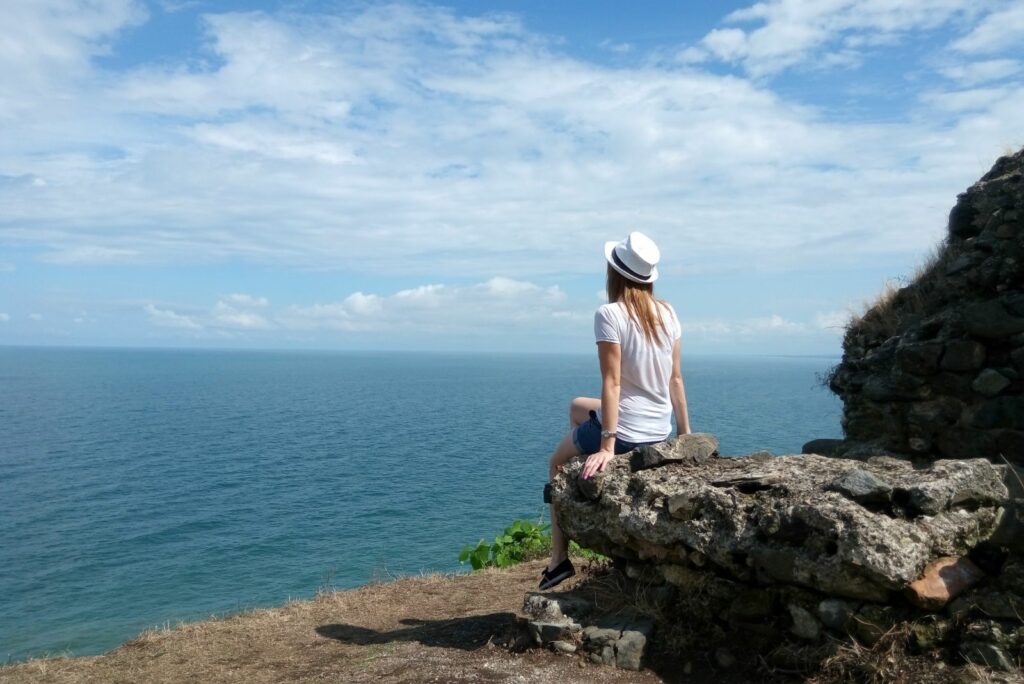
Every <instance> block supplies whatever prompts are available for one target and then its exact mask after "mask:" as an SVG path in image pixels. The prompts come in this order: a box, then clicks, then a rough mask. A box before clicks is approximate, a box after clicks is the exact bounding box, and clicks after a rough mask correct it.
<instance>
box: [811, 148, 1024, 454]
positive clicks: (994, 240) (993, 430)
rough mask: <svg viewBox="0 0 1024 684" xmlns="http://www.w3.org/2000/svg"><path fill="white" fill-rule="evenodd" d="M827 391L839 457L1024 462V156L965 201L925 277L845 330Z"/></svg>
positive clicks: (1001, 165) (997, 170)
mask: <svg viewBox="0 0 1024 684" xmlns="http://www.w3.org/2000/svg"><path fill="white" fill-rule="evenodd" d="M830 387H831V388H832V390H833V391H835V392H836V394H838V395H839V396H840V397H841V398H842V400H843V429H844V432H845V435H846V442H845V444H844V445H842V446H841V447H840V448H838V449H837V450H836V451H838V452H839V453H846V454H850V455H857V454H861V455H863V454H870V453H880V452H890V453H892V452H895V453H902V454H908V455H913V456H915V457H923V458H930V459H940V458H976V457H982V458H987V459H990V460H992V461H994V462H997V463H998V462H1002V459H1003V458H1005V459H1008V460H1010V461H1012V462H1014V463H1016V464H1019V465H1024V150H1022V151H1021V152H1018V153H1017V154H1015V155H1013V156H1009V157H1003V158H1001V159H999V160H998V161H997V162H996V164H995V166H994V167H993V168H992V170H991V171H989V172H988V173H987V174H985V176H983V177H982V178H981V180H979V181H978V182H977V183H975V184H974V185H973V186H971V187H970V188H969V189H968V190H967V191H966V192H965V193H963V194H962V195H960V196H959V198H958V200H957V203H956V206H954V207H953V210H952V211H951V212H950V215H949V225H948V234H947V236H946V239H945V241H944V243H943V244H942V245H941V246H940V248H939V251H938V252H937V254H936V255H935V258H934V259H933V260H932V261H931V262H930V263H929V264H927V265H926V266H925V267H923V268H922V270H921V272H920V274H919V275H918V276H917V277H915V278H914V279H913V280H912V282H910V283H909V284H908V285H906V286H905V287H903V288H900V289H898V290H894V291H891V292H889V293H887V294H886V295H884V296H883V297H882V298H881V299H880V300H879V301H878V302H877V303H876V304H875V305H874V306H873V307H872V308H871V309H869V310H868V311H867V312H866V313H865V314H864V315H863V316H861V317H860V318H859V319H857V320H855V321H853V322H852V323H851V324H850V326H849V327H848V329H847V332H846V335H845V338H844V340H843V359H842V362H841V363H840V364H839V365H838V366H837V367H836V369H835V371H834V372H833V374H832V376H831V380H830ZM809 450H813V447H809Z"/></svg>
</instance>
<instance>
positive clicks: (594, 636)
mask: <svg viewBox="0 0 1024 684" xmlns="http://www.w3.org/2000/svg"><path fill="white" fill-rule="evenodd" d="M620 636H622V631H621V630H618V629H609V628H606V627H596V626H594V625H589V626H587V627H584V628H583V642H584V643H589V644H593V646H594V647H599V646H601V647H603V646H607V645H608V644H611V643H614V642H615V641H617V640H618V638H619V637H620ZM588 650H594V649H593V648H588Z"/></svg>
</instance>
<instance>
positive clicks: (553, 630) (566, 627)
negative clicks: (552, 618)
mask: <svg viewBox="0 0 1024 684" xmlns="http://www.w3.org/2000/svg"><path fill="white" fill-rule="evenodd" d="M528 624H529V630H530V634H531V635H533V640H534V642H536V643H537V644H538V645H539V644H548V643H551V642H552V641H566V640H571V639H572V633H573V632H574V631H575V630H573V627H574V626H575V627H577V628H578V625H573V624H572V623H571V622H569V621H565V622H540V621H533V622H530V623H528Z"/></svg>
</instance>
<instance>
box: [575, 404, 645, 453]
mask: <svg viewBox="0 0 1024 684" xmlns="http://www.w3.org/2000/svg"><path fill="white" fill-rule="evenodd" d="M572 443H573V444H574V445H575V446H576V449H577V450H578V451H579V452H580V453H581V454H595V453H597V452H598V451H600V450H601V421H600V420H598V417H597V411H591V412H590V420H585V421H583V422H582V423H580V426H579V427H577V428H576V429H575V430H573V431H572ZM648 444H657V442H627V441H626V440H624V439H622V438H621V437H616V438H615V453H617V454H624V453H626V452H627V451H632V450H633V449H636V448H637V447H642V446H647V445H648Z"/></svg>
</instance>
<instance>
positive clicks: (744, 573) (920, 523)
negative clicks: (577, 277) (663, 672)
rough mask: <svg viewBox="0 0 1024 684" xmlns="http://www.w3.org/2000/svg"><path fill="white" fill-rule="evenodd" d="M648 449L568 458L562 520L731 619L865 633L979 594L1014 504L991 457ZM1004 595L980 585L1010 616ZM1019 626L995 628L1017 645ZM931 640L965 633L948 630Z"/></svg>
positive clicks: (789, 629)
mask: <svg viewBox="0 0 1024 684" xmlns="http://www.w3.org/2000/svg"><path fill="white" fill-rule="evenodd" d="M645 449H650V448H643V449H640V450H638V451H635V452H632V453H631V454H629V455H627V456H626V457H623V458H619V459H616V460H615V461H613V462H612V463H611V465H610V466H609V467H608V468H607V469H606V471H605V472H604V473H601V474H598V475H596V476H594V477H593V478H591V479H589V480H581V479H579V477H578V476H579V474H580V472H581V470H582V463H583V461H582V459H578V460H575V461H571V462H569V463H568V464H567V465H566V466H565V467H564V472H562V473H560V474H559V475H558V476H556V478H555V479H554V481H553V482H552V487H551V496H552V500H553V503H554V505H555V507H556V510H557V513H558V520H559V524H560V526H561V527H562V529H563V530H564V531H565V533H566V534H567V535H568V536H569V537H570V538H571V539H574V540H576V541H577V542H578V543H580V544H581V545H582V546H585V547H588V548H591V549H594V550H597V551H600V552H602V553H604V554H606V555H609V556H612V557H614V558H616V559H618V563H619V564H620V566H621V567H623V568H624V569H625V571H626V574H627V575H628V576H630V577H633V578H644V579H646V580H647V581H650V582H654V583H661V584H664V585H668V586H672V587H676V588H678V589H679V590H681V591H682V592H683V593H686V594H693V593H695V592H696V593H699V594H700V595H701V596H702V597H703V599H702V600H705V601H707V602H708V605H709V606H713V607H714V608H713V610H712V611H711V613H709V617H708V618H707V619H709V620H723V621H726V622H727V623H728V625H729V626H730V627H731V628H736V627H740V628H742V627H752V626H757V625H761V626H763V625H765V624H769V625H774V626H773V627H771V629H770V631H771V633H778V634H788V635H789V636H790V637H792V638H795V639H797V640H804V641H807V642H816V641H820V640H821V639H823V636H824V634H825V633H827V632H830V631H831V632H834V633H838V634H852V635H853V636H854V637H855V638H857V639H858V640H860V641H862V642H864V643H868V644H870V643H873V642H874V641H877V640H878V639H879V638H880V637H881V635H883V634H885V633H886V632H887V630H889V628H890V627H892V625H893V624H895V623H896V622H897V621H899V620H911V619H913V618H915V617H920V616H922V615H927V614H933V613H936V612H938V613H940V614H941V613H943V611H946V610H947V609H948V607H949V606H950V605H952V604H953V603H954V602H956V601H959V600H960V599H961V598H963V597H964V596H967V595H975V594H977V595H979V596H980V595H981V594H978V593H977V592H986V591H989V589H990V588H991V586H995V585H994V584H993V583H994V582H996V579H995V578H998V577H999V576H1000V573H1001V570H1002V567H1003V564H1004V561H1005V558H1006V555H1005V553H1004V552H1003V550H1002V549H1001V548H1000V547H999V545H998V544H997V543H996V542H994V541H993V539H995V538H997V537H998V533H999V530H1000V529H1001V528H1002V527H1003V524H1004V521H1005V519H1006V518H1007V516H1008V515H1009V511H1008V508H1007V506H1008V504H1009V503H1010V501H1011V500H1010V495H1009V492H1008V490H1007V488H1006V487H1005V485H1004V484H1003V474H1002V472H1001V468H1000V467H998V466H996V465H994V464H992V463H991V462H990V461H988V460H987V459H981V458H977V459H967V460H938V461H934V462H931V463H926V464H924V465H922V464H917V465H915V464H914V463H912V462H911V461H909V460H903V459H898V458H892V457H888V456H876V457H870V458H867V459H865V460H859V459H856V460H855V459H843V458H833V457H825V456H819V455H813V454H811V455H789V456H767V455H753V456H748V457H743V458H722V457H719V456H718V455H717V453H716V452H715V450H714V443H713V438H712V437H711V436H710V435H697V436H686V437H679V438H676V439H674V440H670V441H668V442H665V443H662V444H659V445H657V446H656V447H655V448H654V449H650V450H651V451H652V452H653V451H656V453H645ZM651 463H655V465H653V466H652V465H650V464H651ZM990 585H991V586H990ZM1001 591H1002V590H999V591H997V592H996V593H995V594H994V595H993V594H991V593H988V594H985V596H988V597H989V599H987V600H991V601H993V602H994V604H998V609H994V610H996V612H999V611H1000V610H1001V611H1002V612H1003V613H1008V612H1010V611H1012V610H1013V608H1012V607H1011V606H1015V605H1016V604H1015V603H1012V601H1017V600H1018V598H1016V593H1014V592H1015V591H1019V588H1018V589H1017V590H1011V591H1010V592H1009V594H1006V593H1000V592H1001ZM971 592H974V594H972V593H971ZM1011 595H1012V596H1013V597H1014V598H1012V599H1011V598H1009V597H1010V596H1011ZM993 596H994V598H993ZM680 617H681V619H688V618H684V617H683V616H680ZM691 617H692V616H691ZM988 617H990V616H988ZM1018 622H1019V620H1018ZM957 624H960V623H957ZM964 624H967V623H964ZM1018 626H1019V625H1018ZM1018 626H1014V625H1013V624H1010V623H1009V622H1008V623H1007V624H1000V625H997V627H998V629H997V630H996V631H998V632H999V634H1000V635H1003V636H1001V637H1000V638H1001V639H1003V642H1005V643H1010V642H1012V643H1014V644H1016V643H1017V642H1016V641H1013V640H1014V639H1017V638H1018V637H1017V634H1018V632H1017V631H1015V630H1017V627H1018ZM758 628H759V627H758ZM977 629H981V628H977ZM1008 630H1009V633H1010V634H1011V636H1010V637H1007V638H1003V637H1005V635H1006V634H1007V633H1008ZM989 631H990V632H991V631H992V630H989ZM993 633H994V632H993ZM929 635H930V636H928V638H932V639H933V640H946V641H948V640H950V639H961V638H966V637H963V632H962V630H961V631H956V630H955V629H953V628H952V627H951V628H950V629H949V630H948V631H947V632H943V633H942V634H941V635H938V636H936V635H935V634H931V633H930V632H929ZM923 638H924V637H922V639H923ZM1020 638H1021V639H1022V640H1024V631H1021V632H1020ZM1007 639H1009V641H1007ZM975 640H976V641H977V639H975ZM968 641H970V639H968ZM978 643H982V641H979V642H978ZM983 643H985V644H989V645H991V642H983ZM1001 643H1002V642H1001ZM1005 643H1004V646H1005ZM1022 643H1024V642H1022ZM996 647H997V648H1001V649H1002V650H1001V651H1000V653H1001V654H1002V655H1003V656H1005V658H1007V659H1012V658H1014V657H1017V656H1018V655H1020V651H1019V649H1017V647H1016V646H1014V647H1013V648H1011V649H1010V650H1007V649H1006V648H1004V647H1002V646H998V644H997V645H996ZM971 648H973V647H971ZM979 649H980V650H979ZM1014 649H1017V650H1014ZM975 652H976V654H977V653H985V654H988V655H991V653H990V652H989V646H979V647H978V649H974V650H973V651H972V653H975ZM965 657H966V656H965ZM978 657H981V656H978Z"/></svg>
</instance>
